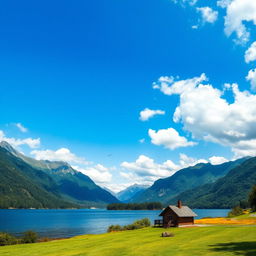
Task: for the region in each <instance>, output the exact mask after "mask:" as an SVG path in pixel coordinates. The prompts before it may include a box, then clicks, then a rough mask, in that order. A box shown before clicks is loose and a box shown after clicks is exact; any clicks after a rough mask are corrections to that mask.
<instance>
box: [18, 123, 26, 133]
mask: <svg viewBox="0 0 256 256" xmlns="http://www.w3.org/2000/svg"><path fill="white" fill-rule="evenodd" d="M15 126H16V127H17V128H18V129H19V130H20V131H21V132H23V133H25V132H28V129H27V128H26V127H25V126H24V125H22V124H21V123H16V124H15Z"/></svg>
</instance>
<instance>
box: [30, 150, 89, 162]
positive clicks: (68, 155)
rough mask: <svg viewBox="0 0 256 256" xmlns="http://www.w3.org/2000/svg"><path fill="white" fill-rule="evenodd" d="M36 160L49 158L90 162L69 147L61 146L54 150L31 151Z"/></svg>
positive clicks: (50, 159)
mask: <svg viewBox="0 0 256 256" xmlns="http://www.w3.org/2000/svg"><path fill="white" fill-rule="evenodd" d="M30 154H31V155H33V156H34V157H35V159H36V160H49V161H64V162H68V163H71V164H88V162H87V161H86V160H85V159H84V158H82V157H78V156H76V155H75V154H74V153H72V152H71V151H70V150H69V149H67V148H60V149H58V150H56V151H54V150H50V149H47V150H33V151H32V152H31V153H30Z"/></svg>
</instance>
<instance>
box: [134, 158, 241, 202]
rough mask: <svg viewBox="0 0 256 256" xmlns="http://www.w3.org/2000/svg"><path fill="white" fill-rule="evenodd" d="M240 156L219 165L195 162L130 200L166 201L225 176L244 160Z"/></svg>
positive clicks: (160, 180) (158, 181)
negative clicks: (195, 163) (193, 164)
mask: <svg viewBox="0 0 256 256" xmlns="http://www.w3.org/2000/svg"><path fill="white" fill-rule="evenodd" d="M245 159H246V158H242V159H239V160H236V161H231V162H227V163H223V164H220V165H211V164H210V163H207V164H203V163H201V164H197V165H195V166H192V167H188V168H185V169H182V170H180V171H178V172H176V173H175V174H174V175H172V176H171V177H168V178H165V179H159V180H157V181H156V182H155V183H154V184H153V185H152V186H151V187H150V188H148V189H146V190H145V191H144V192H143V193H141V194H139V195H138V196H135V197H134V198H132V200H131V201H132V202H155V201H159V202H162V203H163V204H166V203H168V202H169V201H170V200H171V199H172V198H174V197H175V196H176V195H178V194H180V193H181V192H183V191H186V190H188V189H192V188H195V187H198V186H200V185H202V184H207V183H213V182H215V181H216V180H217V179H219V178H221V177H223V176H225V175H226V174H227V173H228V172H229V171H230V170H231V169H233V168H234V167H236V166H238V165H239V164H240V163H242V162H243V161H245Z"/></svg>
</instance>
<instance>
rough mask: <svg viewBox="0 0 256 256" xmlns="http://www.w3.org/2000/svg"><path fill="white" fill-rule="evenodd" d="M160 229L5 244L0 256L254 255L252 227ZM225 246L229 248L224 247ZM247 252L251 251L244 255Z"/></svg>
mask: <svg viewBox="0 0 256 256" xmlns="http://www.w3.org/2000/svg"><path fill="white" fill-rule="evenodd" d="M163 231H166V230H165V229H161V228H145V229H141V230H134V231H123V232H114V233H107V234H101V235H84V236H78V237H74V238H71V239H65V240H56V241H51V242H45V243H37V244H25V245H14V246H4V247H1V248H0V255H1V256H37V255H38V256H46V255H47V256H59V255H60V256H71V255H72V256H124V255H131V256H153V255H154V256H167V255H168V256H169V255H175V256H200V255H204V256H205V255H209V256H215V255H221V256H222V255H224V256H225V255H227V256H228V255H237V253H241V255H254V254H253V253H254V252H255V255H256V227H255V226H209V227H192V228H171V229H169V230H168V231H170V232H172V233H174V235H175V236H174V237H167V238H162V237H161V233H162V232H163ZM227 248H228V249H227ZM245 253H250V254H245Z"/></svg>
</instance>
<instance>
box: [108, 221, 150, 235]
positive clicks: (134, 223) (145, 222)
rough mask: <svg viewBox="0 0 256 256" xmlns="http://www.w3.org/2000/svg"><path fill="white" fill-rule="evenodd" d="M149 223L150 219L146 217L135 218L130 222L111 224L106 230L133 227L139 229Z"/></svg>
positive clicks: (131, 228) (121, 229)
mask: <svg viewBox="0 0 256 256" xmlns="http://www.w3.org/2000/svg"><path fill="white" fill-rule="evenodd" d="M150 225H151V223H150V220H149V219H148V218H145V219H141V220H136V221H135V222H133V223H132V224H129V225H125V226H123V227H122V226H120V225H111V226H109V228H108V232H113V231H124V230H134V229H140V228H144V227H149V226H150Z"/></svg>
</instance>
